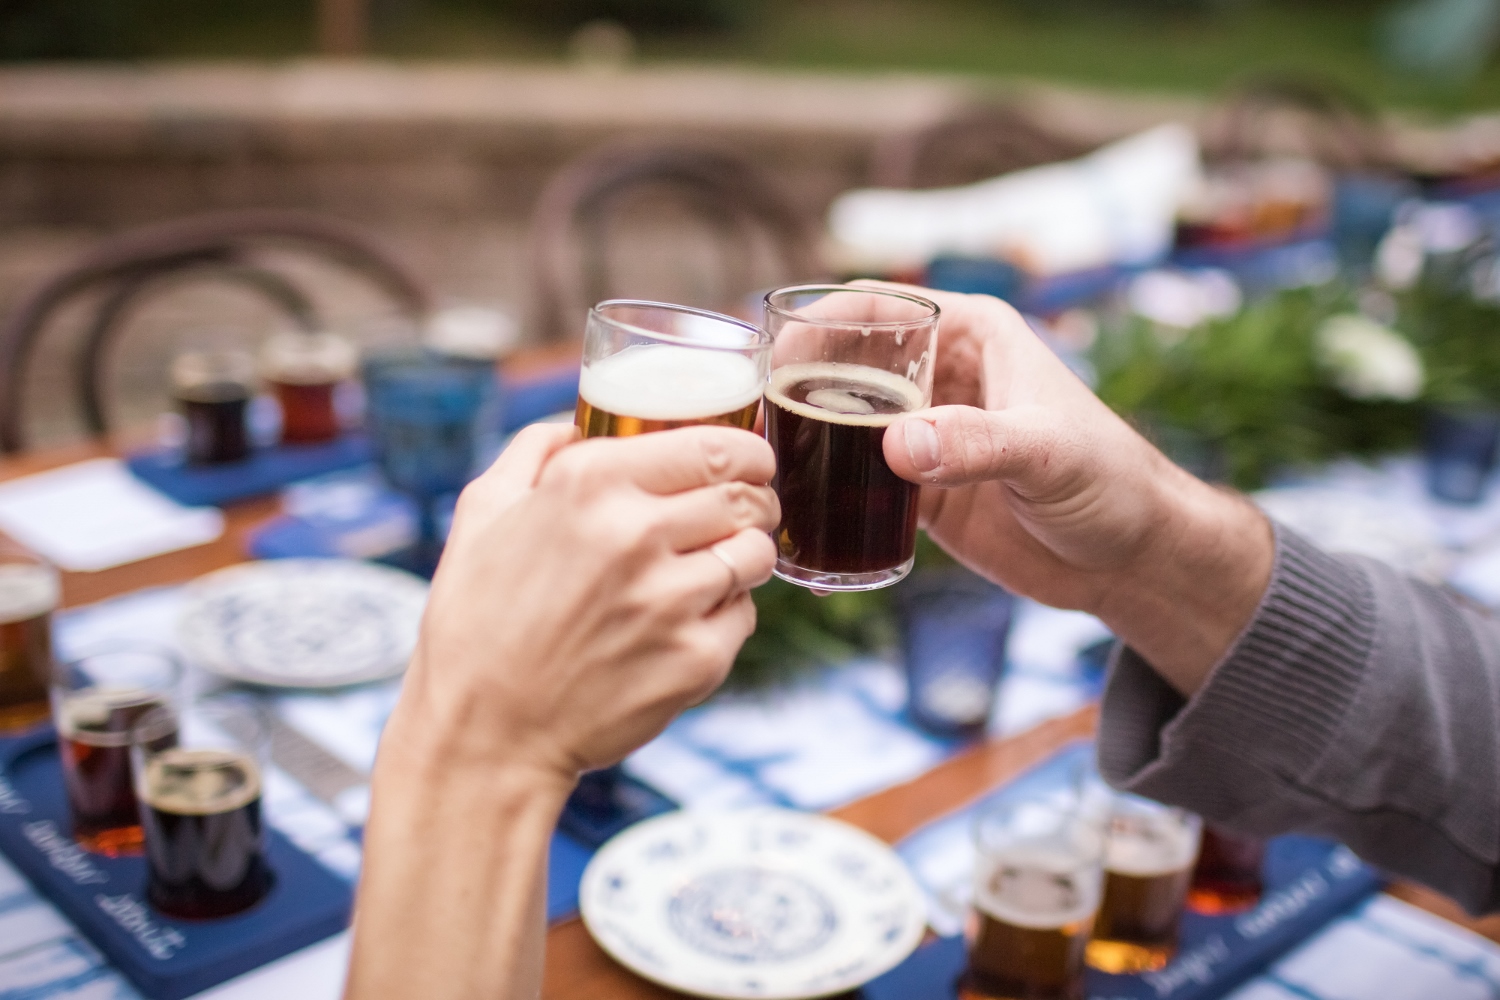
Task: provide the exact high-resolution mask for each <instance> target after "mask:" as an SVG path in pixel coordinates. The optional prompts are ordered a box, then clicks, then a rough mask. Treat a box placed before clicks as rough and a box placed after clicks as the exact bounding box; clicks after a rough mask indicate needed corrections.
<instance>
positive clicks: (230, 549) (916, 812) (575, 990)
mask: <svg viewBox="0 0 1500 1000" xmlns="http://www.w3.org/2000/svg"><path fill="white" fill-rule="evenodd" d="M567 356H568V351H567V350H566V349H558V350H555V351H550V352H544V353H539V354H535V355H532V356H529V357H528V358H527V359H526V360H525V361H524V362H523V363H521V364H520V365H518V366H517V370H526V369H531V368H540V367H543V366H545V365H549V364H555V363H557V360H558V359H559V358H564V359H565V358H566V357H567ZM115 453H116V451H115V449H114V448H113V447H112V446H111V445H110V444H109V443H108V442H99V443H90V444H80V445H70V446H67V447H62V448H53V449H45V450H40V451H37V452H33V453H30V454H27V455H24V456H20V457H12V458H5V459H0V481H3V480H5V479H11V478H14V477H16V476H21V475H26V474H28V473H32V472H40V471H43V470H45V469H50V468H55V467H57V466H60V465H67V464H69V463H72V462H78V461H82V460H84V459H87V458H97V457H100V456H107V455H112V454H115ZM277 512H278V502H277V501H276V500H275V499H274V498H262V499H257V500H250V501H245V502H243V503H237V504H234V505H232V506H230V507H229V508H227V509H226V510H225V515H226V517H225V531H224V535H223V537H222V538H220V539H219V540H217V541H215V542H211V543H209V544H207V545H200V546H197V547H195V548H191V549H184V550H182V551H179V552H171V553H167V554H165V555H160V556H156V557H153V558H151V559H145V560H142V561H140V562H136V563H131V564H129V565H126V566H120V567H117V568H115V569H108V570H104V571H102V572H98V573H64V574H63V603H64V605H65V606H68V607H72V606H75V605H78V604H86V603H90V602H93V601H99V600H103V599H105V598H107V597H113V596H116V595H118V594H123V593H127V592H129V591H132V590H138V589H140V588H142V587H150V586H157V585H161V584H170V583H182V582H184V581H187V580H190V579H192V578H193V577H196V576H199V575H201V574H203V573H207V572H209V571H211V570H215V569H219V568H220V567H223V566H228V565H231V564H233V563H237V562H242V561H244V560H245V558H246V556H245V551H246V549H245V541H246V536H247V534H248V533H249V532H250V531H251V530H252V529H253V528H255V527H256V526H257V525H259V524H260V523H261V522H263V521H265V520H266V519H267V518H269V517H272V516H275V514H276V513H277ZM1097 719H1098V715H1097V710H1096V709H1095V708H1094V707H1088V708H1084V709H1081V710H1080V711H1078V712H1075V713H1073V714H1072V715H1069V716H1066V717H1063V718H1060V719H1054V720H1052V721H1050V722H1046V723H1043V724H1042V725H1040V726H1037V727H1036V728H1034V729H1031V730H1029V731H1027V732H1025V733H1022V734H1021V735H1019V736H1015V737H1012V738H1010V739H1005V740H999V741H995V742H990V743H986V744H983V745H980V746H977V747H974V748H973V749H970V750H968V751H965V752H964V753H961V754H959V755H958V756H957V757H954V758H952V759H951V760H948V761H946V762H945V763H943V764H940V765H938V766H937V767H936V768H934V769H933V770H931V771H929V772H927V773H926V774H923V775H921V776H920V777H918V778H916V779H914V780H913V781H910V782H907V783H906V784H903V785H897V786H896V787H894V788H889V789H886V790H885V791H883V792H879V793H877V794H875V795H871V796H869V797H868V798H864V799H861V800H859V801H857V802H854V803H852V804H850V805H847V806H845V807H843V808H842V809H838V810H835V811H834V813H833V815H835V816H838V817H839V818H841V819H844V820H847V821H849V822H850V823H853V824H854V825H856V826H859V827H862V828H864V829H866V830H868V831H870V832H871V833H873V834H874V835H876V836H877V837H880V838H881V839H882V840H885V841H887V842H894V841H896V840H899V839H900V838H901V837H903V836H905V835H906V834H908V833H910V832H911V831H913V830H915V829H916V828H917V827H919V826H921V825H922V824H923V823H926V822H928V821H929V820H932V819H935V818H937V817H938V816H941V815H943V814H944V813H947V812H949V811H951V810H953V809H956V808H958V807H959V806H962V805H963V804H965V803H967V802H970V801H972V800H974V799H975V798H978V797H979V796H980V795H982V794H983V793H984V792H986V791H988V790H990V789H992V788H994V787H996V786H997V785H1000V784H1002V783H1004V782H1005V781H1007V780H1009V779H1011V778H1013V777H1015V776H1016V775H1018V774H1020V773H1021V772H1023V771H1025V770H1026V769H1027V768H1029V767H1031V766H1032V765H1034V764H1036V763H1039V762H1040V761H1042V760H1045V759H1046V758H1047V757H1048V756H1050V755H1051V754H1053V753H1055V752H1056V751H1057V750H1059V749H1060V748H1061V747H1062V746H1064V745H1065V744H1067V743H1069V742H1071V741H1073V740H1076V739H1082V738H1086V737H1089V736H1091V735H1092V734H1093V732H1094V727H1095V725H1096V723H1097ZM1390 894H1391V895H1392V896H1395V897H1396V898H1398V899H1403V900H1406V901H1407V902H1409V903H1412V904H1414V905H1416V906H1419V907H1421V908H1422V909H1425V910H1428V911H1430V912H1432V913H1435V914H1437V915H1439V916H1442V917H1446V918H1448V919H1450V920H1453V921H1454V922H1455V923H1458V924H1461V925H1462V926H1464V927H1467V928H1469V929H1471V930H1474V931H1476V932H1478V933H1480V934H1482V935H1484V936H1485V937H1487V938H1489V939H1490V940H1492V941H1496V942H1500V914H1496V915H1493V916H1489V917H1484V918H1481V919H1478V920H1475V919H1473V918H1470V917H1468V916H1466V915H1465V914H1464V913H1463V911H1462V910H1461V909H1460V908H1459V907H1458V906H1457V905H1456V904H1455V903H1453V902H1451V901H1450V900H1448V899H1446V898H1444V897H1443V896H1440V895H1438V894H1437V893H1434V892H1432V891H1431V890H1428V889H1424V888H1422V887H1420V886H1417V885H1413V884H1410V883H1398V884H1397V885H1395V886H1393V887H1392V888H1391V889H1390ZM679 995H680V994H677V993H674V992H673V991H671V990H666V989H663V988H661V987H659V986H655V985H653V984H651V983H648V982H646V981H645V980H643V979H640V978H639V977H637V976H635V975H634V974H633V973H630V972H627V971H626V970H625V969H624V968H622V967H621V966H619V965H617V964H616V963H615V962H614V961H613V960H612V959H610V958H609V957H608V956H607V955H605V954H604V952H602V951H601V950H600V949H599V947H598V946H597V945H596V944H594V942H593V939H592V938H590V937H589V936H588V933H587V932H586V931H585V930H584V928H583V925H582V924H581V923H580V922H579V921H577V920H571V921H568V922H566V923H562V924H559V925H557V926H555V927H553V928H552V929H551V930H550V931H549V932H548V935H547V964H546V977H545V983H544V987H543V996H544V997H546V998H548V1000H606V998H607V1000H616V998H619V1000H635V998H661V997H675V996H679Z"/></svg>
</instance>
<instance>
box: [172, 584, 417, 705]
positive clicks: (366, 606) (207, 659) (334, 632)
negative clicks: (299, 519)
mask: <svg viewBox="0 0 1500 1000" xmlns="http://www.w3.org/2000/svg"><path fill="white" fill-rule="evenodd" d="M426 604H427V582H426V581H425V580H423V579H421V578H420V577H417V576H413V575H412V574H410V573H405V572H402V571H401V570H397V569H391V568H390V567H388V566H377V565H374V564H372V563H366V562H359V561H357V560H353V559H272V560H267V561H265V562H253V563H244V564H242V565H239V566H230V567H229V568H227V569H221V570H218V571H217V572H214V573H210V574H208V575H207V576H204V577H200V578H199V579H197V580H195V581H194V582H193V583H192V584H190V585H189V587H188V591H187V600H186V604H185V606H184V608H183V612H182V618H181V620H180V622H179V625H178V637H179V638H180V640H181V642H182V647H183V652H184V653H185V654H186V655H187V656H188V658H189V659H190V660H191V661H192V662H194V663H195V664H197V665H198V666H200V667H202V668H203V669H205V670H207V671H209V672H211V673H215V674H219V675H220V676H223V677H228V678H230V679H231V680H237V681H245V682H248V683H251V684H265V685H272V686H277V687H300V688H323V687H339V686H342V685H346V684H359V683H363V682H366V681H374V680H381V679H383V678H387V677H393V676H395V675H396V674H399V673H401V671H403V670H405V669H406V661H407V660H408V659H410V658H411V654H412V650H413V649H415V648H416V644H417V628H418V626H419V625H420V624H421V621H422V609H423V608H424V607H425V606H426Z"/></svg>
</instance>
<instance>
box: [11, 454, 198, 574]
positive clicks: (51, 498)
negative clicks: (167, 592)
mask: <svg viewBox="0 0 1500 1000" xmlns="http://www.w3.org/2000/svg"><path fill="white" fill-rule="evenodd" d="M0 529H3V530H4V531H5V532H6V533H7V534H9V535H10V536H11V537H13V538H15V539H16V540H17V541H19V542H20V543H21V544H23V545H26V546H28V547H30V548H32V549H34V550H35V551H37V552H38V553H40V554H41V555H43V556H44V557H46V558H47V559H50V560H51V561H52V562H54V563H56V564H57V565H58V566H60V567H62V568H63V569H66V570H74V571H77V572H92V571H95V570H101V569H108V568H110V567H111V566H120V565H123V564H124V563H129V562H135V561H137V560H139V559H145V558H147V557H149V556H155V555H160V554H161V553H163V552H173V551H176V550H177V549H185V548H189V547H191V546H194V545H203V544H206V543H208V542H211V541H213V540H214V539H216V538H218V537H219V536H220V535H221V534H223V533H224V515H223V514H222V513H220V512H219V511H218V510H215V509H213V508H208V507H184V506H182V505H181V504H178V503H177V502H176V501H174V500H171V499H170V498H168V497H166V496H163V495H162V494H160V493H158V492H156V491H155V490H153V489H152V488H151V487H149V486H147V485H146V484H144V483H142V482H141V481H140V480H138V479H136V478H135V477H134V476H132V475H131V474H130V473H129V472H128V471H126V469H125V466H124V464H123V463H121V462H120V461H119V460H118V459H113V458H96V459H91V460H90V461H87V462H79V463H78V464H76V465H68V466H64V467H63V468H60V469H53V470H51V471H49V472H39V473H37V474H36V475H32V476H23V477H22V478H20V479H13V480H11V481H10V482H8V483H5V484H3V485H0Z"/></svg>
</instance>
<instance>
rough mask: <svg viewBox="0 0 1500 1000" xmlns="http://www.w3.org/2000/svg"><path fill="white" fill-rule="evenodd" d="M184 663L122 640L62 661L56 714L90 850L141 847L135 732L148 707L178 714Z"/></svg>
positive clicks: (78, 823)
mask: <svg viewBox="0 0 1500 1000" xmlns="http://www.w3.org/2000/svg"><path fill="white" fill-rule="evenodd" d="M181 678H182V668H181V667H180V666H179V665H178V662H177V660H176V659H175V658H174V657H173V656H172V655H171V654H170V653H167V652H166V651H164V650H159V649H151V648H132V647H119V648H112V649H106V650H100V651H97V652H94V653H91V654H89V655H87V656H84V657H81V658H80V659H77V660H74V661H72V662H70V663H65V664H61V665H59V666H58V668H57V670H56V672H55V673H54V675H53V681H52V718H53V721H54V722H55V723H56V725H57V747H58V753H59V754H60V756H61V757H62V766H63V781H64V783H65V784H66V786H67V790H68V805H69V808H70V812H71V813H72V818H73V839H74V840H76V841H78V843H79V844H80V845H81V846H82V847H84V848H86V849H87V850H90V851H95V852H97V853H99V854H105V855H108V856H110V857H118V856H120V855H125V854H139V853H140V852H141V843H142V837H143V834H142V832H141V818H140V812H139V810H138V809H137V803H136V798H135V786H134V785H133V784H132V783H131V780H130V733H131V729H132V728H133V727H134V726H135V724H136V723H137V722H139V721H140V719H141V718H142V717H143V716H145V715H146V714H148V713H151V712H154V711H158V710H159V711H160V712H161V713H162V714H163V715H164V716H165V717H167V718H171V717H173V713H175V711H176V708H177V694H178V685H179V683H180V681H181Z"/></svg>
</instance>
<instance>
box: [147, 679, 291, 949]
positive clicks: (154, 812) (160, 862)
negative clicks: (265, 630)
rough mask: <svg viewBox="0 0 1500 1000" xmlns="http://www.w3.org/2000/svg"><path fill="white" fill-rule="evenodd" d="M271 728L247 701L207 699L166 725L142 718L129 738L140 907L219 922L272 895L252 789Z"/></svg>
mask: <svg viewBox="0 0 1500 1000" xmlns="http://www.w3.org/2000/svg"><path fill="white" fill-rule="evenodd" d="M270 732H271V729H270V725H269V721H268V720H267V718H266V716H265V714H264V711H263V710H262V709H261V708H260V706H259V705H258V704H257V703H256V702H255V701H254V699H252V698H249V697H246V696H243V695H219V696H215V697H211V698H206V699H204V700H202V701H200V702H197V703H195V704H193V705H190V706H188V707H187V708H186V709H184V710H183V711H182V713H181V715H180V717H177V718H173V717H172V716H170V715H168V714H166V713H165V712H163V711H161V710H155V711H152V712H148V713H147V714H146V715H145V716H143V717H142V718H141V719H140V720H138V721H137V723H136V726H135V727H134V730H133V732H132V740H131V756H132V764H133V767H134V774H135V788H136V795H137V796H138V797H139V799H140V803H141V821H142V823H143V825H144V827H145V841H146V867H147V885H146V898H147V900H148V901H149V902H150V904H151V906H152V907H153V908H155V909H156V910H157V911H159V912H161V913H164V914H166V915H167V916H171V917H178V918H182V919H187V920H207V919H213V918H216V917H227V916H230V915H231V914H235V913H239V912H241V911H243V910H247V909H249V908H250V907H252V906H254V905H255V904H256V903H258V902H260V901H261V899H263V898H264V897H265V895H266V893H267V892H268V891H270V888H271V882H272V875H271V869H270V866H269V865H268V864H267V863H266V857H265V826H264V818H263V817H262V814H261V788H262V783H263V781H264V775H265V773H266V766H267V763H268V758H269V752H270Z"/></svg>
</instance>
